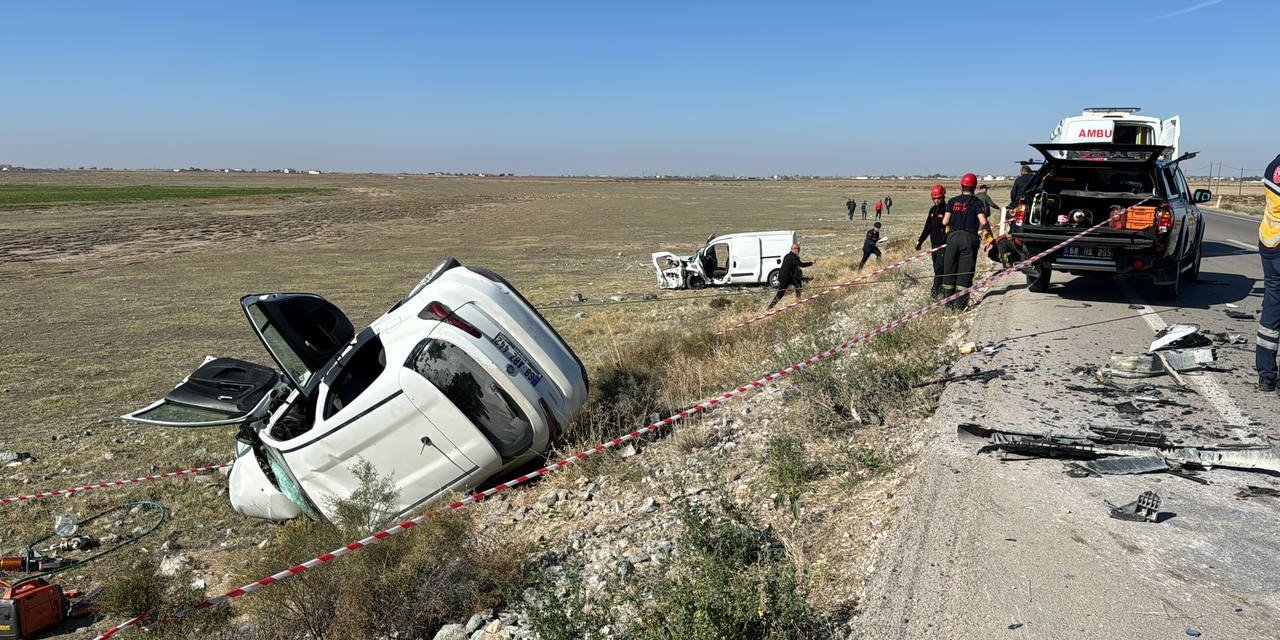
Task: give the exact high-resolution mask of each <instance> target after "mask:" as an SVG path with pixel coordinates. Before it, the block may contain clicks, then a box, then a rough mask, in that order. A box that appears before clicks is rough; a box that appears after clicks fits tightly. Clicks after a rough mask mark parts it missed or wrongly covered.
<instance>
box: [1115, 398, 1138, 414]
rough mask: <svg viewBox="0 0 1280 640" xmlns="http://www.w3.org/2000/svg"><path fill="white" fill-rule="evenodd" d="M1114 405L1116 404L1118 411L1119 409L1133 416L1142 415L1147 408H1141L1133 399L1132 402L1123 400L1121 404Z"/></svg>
mask: <svg viewBox="0 0 1280 640" xmlns="http://www.w3.org/2000/svg"><path fill="white" fill-rule="evenodd" d="M1114 406H1115V409H1116V411H1119V412H1120V413H1123V414H1126V415H1131V416H1140V415H1142V414H1143V413H1145V410H1144V409H1142V408H1141V407H1139V406H1138V405H1136V404H1134V403H1133V402H1132V401H1130V402H1121V403H1120V404H1117V405H1114Z"/></svg>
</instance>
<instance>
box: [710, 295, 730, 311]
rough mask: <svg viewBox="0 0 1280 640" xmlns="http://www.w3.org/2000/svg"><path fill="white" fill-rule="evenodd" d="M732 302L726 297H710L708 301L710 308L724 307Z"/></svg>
mask: <svg viewBox="0 0 1280 640" xmlns="http://www.w3.org/2000/svg"><path fill="white" fill-rule="evenodd" d="M732 304H733V301H732V300H730V299H728V298H712V299H711V302H710V305H711V308H712V309H724V308H726V307H728V306H729V305H732Z"/></svg>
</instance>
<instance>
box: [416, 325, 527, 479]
mask: <svg viewBox="0 0 1280 640" xmlns="http://www.w3.org/2000/svg"><path fill="white" fill-rule="evenodd" d="M406 364H407V365H408V366H409V367H410V368H412V369H413V370H414V371H417V372H418V373H419V374H421V375H422V377H424V378H426V379H427V381H428V382H430V383H431V384H432V385H433V386H435V388H437V389H439V390H440V392H441V393H443V394H444V395H445V397H446V398H448V399H449V401H450V402H452V403H453V405H454V406H455V407H457V408H458V410H459V411H461V412H462V414H463V415H465V416H466V417H467V419H469V420H471V422H472V423H473V424H475V425H476V427H478V428H479V429H480V431H481V432H482V433H484V435H485V437H486V438H488V439H489V442H491V443H492V444H493V447H494V448H495V449H497V450H498V455H500V456H502V457H503V458H513V457H515V456H518V455H520V454H521V453H524V451H525V450H527V449H528V448H529V446H530V445H532V444H533V425H532V423H530V421H529V418H528V416H527V415H525V413H524V411H522V410H521V409H520V407H519V405H517V404H516V403H515V400H514V399H513V398H512V397H511V396H510V395H509V394H508V393H507V392H506V391H505V390H504V389H503V388H502V387H501V386H500V385H499V384H498V382H497V381H496V380H494V379H493V377H492V376H490V375H489V373H488V372H486V371H485V370H484V367H482V366H480V363H478V362H476V361H475V359H474V358H472V357H471V356H470V355H468V354H467V352H466V351H463V350H462V349H461V348H460V347H458V346H456V345H454V344H452V343H449V342H445V341H444V340H437V339H434V338H429V339H427V340H424V341H423V342H422V343H421V344H419V345H418V347H417V348H416V349H415V350H414V352H413V355H411V356H410V358H409V362H407V363H406Z"/></svg>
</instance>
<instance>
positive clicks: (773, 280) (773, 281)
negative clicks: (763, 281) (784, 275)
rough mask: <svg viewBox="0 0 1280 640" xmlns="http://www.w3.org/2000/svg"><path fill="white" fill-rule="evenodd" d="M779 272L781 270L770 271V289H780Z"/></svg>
mask: <svg viewBox="0 0 1280 640" xmlns="http://www.w3.org/2000/svg"><path fill="white" fill-rule="evenodd" d="M779 271H780V270H779V269H774V270H773V271H770V272H769V278H768V280H769V286H770V287H773V288H774V289H777V288H778V273H779Z"/></svg>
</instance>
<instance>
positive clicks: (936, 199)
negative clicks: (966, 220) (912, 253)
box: [916, 184, 947, 298]
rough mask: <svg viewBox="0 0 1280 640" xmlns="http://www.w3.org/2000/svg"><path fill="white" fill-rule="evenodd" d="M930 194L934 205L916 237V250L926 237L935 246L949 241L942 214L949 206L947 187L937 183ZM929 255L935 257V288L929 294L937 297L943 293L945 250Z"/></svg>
mask: <svg viewBox="0 0 1280 640" xmlns="http://www.w3.org/2000/svg"><path fill="white" fill-rule="evenodd" d="M929 196H930V197H931V198H933V206H932V207H929V215H928V216H926V217H925V219H924V229H921V230H920V237H919V238H917V239H916V251H919V250H920V247H921V245H923V244H924V241H925V238H928V239H929V246H930V247H933V248H937V247H940V246H942V245H944V244H946V243H947V228H946V227H945V226H944V225H943V224H942V214H943V213H944V212H945V211H946V208H947V188H946V187H944V186H942V185H940V184H935V185H933V189H932V190H930V192H929ZM929 257H931V258H933V288H932V289H930V290H929V295H931V296H933V297H934V298H937V297H938V294H940V293H942V260H943V252H941V251H934V252H933V253H932V254H930V255H929Z"/></svg>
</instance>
